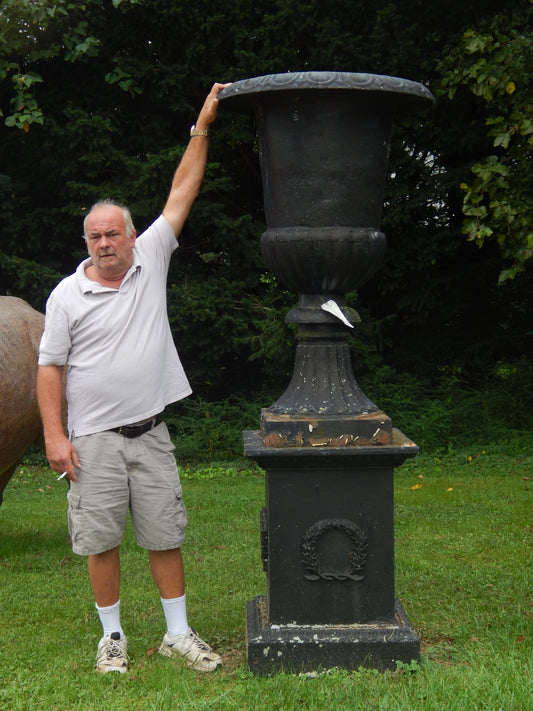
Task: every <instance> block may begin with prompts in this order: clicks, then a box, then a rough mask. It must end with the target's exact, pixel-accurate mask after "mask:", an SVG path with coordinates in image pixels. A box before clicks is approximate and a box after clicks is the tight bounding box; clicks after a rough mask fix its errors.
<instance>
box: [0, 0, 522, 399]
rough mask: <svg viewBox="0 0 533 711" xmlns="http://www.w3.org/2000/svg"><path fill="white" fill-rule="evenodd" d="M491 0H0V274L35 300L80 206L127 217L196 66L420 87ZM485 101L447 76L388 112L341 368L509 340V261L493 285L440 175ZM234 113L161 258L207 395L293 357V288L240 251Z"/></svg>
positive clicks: (203, 86) (168, 141)
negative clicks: (382, 174) (116, 210)
mask: <svg viewBox="0 0 533 711" xmlns="http://www.w3.org/2000/svg"><path fill="white" fill-rule="evenodd" d="M507 5H511V3H504V5H503V7H507ZM501 12H502V3H501V0H500V1H499V2H496V0H477V1H476V2H472V3H464V2H462V1H461V2H460V1H459V0H435V2H432V3H426V2H422V0H408V1H406V2H402V3H399V2H393V1H389V0H376V2H374V3H371V4H369V3H363V2H362V0H357V1H355V2H352V3H348V4H347V3H345V2H341V1H340V0H291V2H282V1H281V0H279V1H275V0H256V2H254V3H250V2H249V0H235V1H234V2H233V3H230V4H228V3H226V2H224V0H197V1H196V2H194V3H188V2H184V0H182V1H181V2H179V1H178V2H177V1H176V0H151V1H150V2H146V1H145V0H113V2H110V1H109V0H85V1H84V2H81V3H76V2H68V0H57V1H54V2H52V1H51V0H5V2H4V3H3V4H2V9H1V10H0V23H2V27H1V29H0V37H1V39H0V110H2V111H3V115H4V122H3V125H0V234H1V243H0V268H1V275H0V291H1V292H3V293H5V292H7V291H9V292H11V293H14V294H17V295H19V296H23V297H25V298H26V299H27V300H29V301H30V302H31V303H32V305H34V306H36V307H37V308H40V309H42V308H44V300H45V297H46V294H47V293H48V292H49V291H50V289H51V288H52V287H53V285H54V284H55V282H57V280H58V279H59V278H60V276H61V275H65V274H67V273H70V272H72V271H73V269H74V268H75V266H76V264H77V263H78V262H79V261H80V259H81V258H82V257H83V256H84V253H85V252H84V245H83V243H82V241H81V240H80V239H79V235H81V220H82V218H83V216H84V214H85V212H86V210H87V209H88V208H89V207H90V205H91V204H92V203H93V202H94V201H95V200H96V199H98V198H100V197H106V196H110V197H115V198H118V199H121V200H124V201H125V202H127V203H128V204H129V205H130V207H131V208H132V212H133V215H134V218H135V222H136V226H137V229H138V230H142V229H143V228H144V227H146V226H147V225H148V224H149V222H150V221H151V220H152V219H153V217H154V216H155V215H157V214H158V211H160V210H161V208H162V206H163V204H164V200H165V197H166V194H167V191H168V186H169V184H170V180H171V177H172V174H173V171H174V169H175V166H176V164H177V162H178V160H179V158H180V156H181V154H182V152H183V150H184V148H185V145H186V143H187V141H188V130H189V127H190V125H191V124H192V123H193V122H194V120H195V117H196V114H197V111H198V109H199V107H200V105H201V102H202V101H203V99H204V97H205V95H206V93H207V91H208V90H209V87H210V85H211V84H212V82H213V81H215V80H232V79H233V80H236V79H242V78H246V77H251V76H258V75H261V74H267V73H272V72H286V71H298V70H309V69H327V70H339V71H366V72H372V73H382V74H391V75H397V76H404V77H407V78H409V79H414V80H418V81H422V82H423V83H425V84H427V85H428V86H429V87H430V88H431V89H432V90H433V91H434V92H436V91H437V89H439V87H440V86H441V85H442V81H443V76H444V72H448V74H449V73H450V71H451V66H452V65H449V66H448V67H447V68H446V67H444V66H443V65H442V64H441V62H440V57H441V56H443V55H444V54H445V53H447V52H448V51H452V50H453V48H455V49H457V47H458V46H460V47H461V48H462V47H463V40H462V39H461V38H462V36H463V33H464V31H465V30H466V29H467V28H469V27H477V26H478V18H479V17H483V18H486V21H490V19H491V18H495V17H497V16H498V13H501ZM391 37H394V42H392V41H391ZM14 77H15V81H13V78H14ZM514 81H515V84H516V87H518V88H517V89H516V91H515V93H514V94H513V96H515V98H516V96H517V95H518V93H519V83H518V82H517V81H516V77H515V79H514ZM450 86H451V85H450ZM507 96H509V94H507ZM486 118H487V115H486V103H485V101H484V100H482V99H480V98H479V97H477V96H475V95H473V94H472V93H471V92H470V91H469V90H468V89H467V87H466V86H465V87H462V86H460V87H459V89H458V90H457V92H456V94H455V96H454V98H453V101H452V100H451V99H450V98H448V96H447V94H446V95H443V96H441V97H439V101H438V104H437V108H436V109H435V110H434V111H432V112H430V113H428V114H427V115H425V116H416V117H404V118H403V119H401V120H397V121H396V122H395V127H394V134H393V145H392V151H391V176H392V177H391V179H390V180H389V183H388V186H387V192H386V204H385V210H384V218H383V229H384V231H385V232H386V234H387V236H388V241H389V246H388V250H387V253H386V258H385V262H384V264H383V266H382V268H381V270H380V271H379V272H378V274H376V276H375V277H374V278H373V279H372V280H371V281H370V282H369V283H368V284H367V285H365V286H363V287H362V289H361V290H360V292H359V294H357V295H352V297H351V298H353V299H354V300H357V302H358V304H357V308H358V309H359V310H360V311H361V313H362V314H363V315H366V318H365V320H364V323H363V326H362V328H363V329H364V336H362V337H361V338H360V339H355V340H354V346H353V351H354V355H355V361H356V371H357V372H358V373H360V372H361V370H365V369H368V370H370V369H371V368H373V367H375V364H376V362H378V363H379V362H380V361H382V360H385V361H387V362H388V363H390V364H392V365H394V366H395V367H398V368H410V369H414V370H416V371H417V372H422V371H424V370H425V371H428V372H431V373H435V372H437V373H438V372H440V371H441V370H442V368H444V367H451V365H453V367H454V368H456V369H460V368H463V369H464V368H465V367H467V366H468V367H469V368H471V369H474V367H475V368H476V369H477V370H478V371H479V370H480V369H482V367H483V366H484V364H487V363H491V362H494V361H495V360H498V359H499V358H508V357H509V358H511V357H515V356H519V355H520V354H521V353H525V352H526V351H527V348H528V341H527V338H528V336H524V335H523V334H524V331H525V330H526V329H527V323H528V321H530V320H531V319H530V316H531V307H530V299H529V300H528V296H527V289H526V286H527V273H524V275H522V276H521V277H520V279H516V280H514V282H513V285H512V288H511V287H510V286H509V284H508V283H507V285H505V284H504V285H503V287H502V288H500V289H498V288H497V287H496V283H497V276H498V273H499V271H500V270H501V267H502V258H501V255H500V254H499V253H498V250H497V248H496V247H495V245H493V244H492V242H494V241H495V240H491V239H488V240H486V243H485V246H484V248H483V249H482V250H478V249H477V248H475V246H474V244H473V243H471V242H468V241H466V240H465V239H464V237H463V235H462V234H461V229H462V224H463V219H464V216H463V214H462V203H463V194H462V191H461V188H460V185H461V183H467V182H468V181H469V179H470V169H471V167H472V165H474V164H475V163H476V162H479V161H480V160H482V159H483V158H484V157H486V156H487V155H488V152H487V140H488V139H487V130H486V125H485V119H486ZM254 130H255V129H254V121H253V118H252V117H250V116H246V115H240V114H235V113H233V112H232V111H231V110H230V108H229V107H225V106H224V107H223V108H222V109H221V111H220V112H219V119H218V120H217V123H216V127H215V134H214V137H213V139H212V142H211V149H210V163H209V166H208V170H207V174H206V179H205V181H204V185H203V189H202V195H201V197H200V199H199V200H198V201H197V202H196V204H195V206H194V209H193V211H192V213H191V216H190V218H189V220H188V222H187V225H186V228H185V230H184V232H183V234H182V236H181V238H180V246H181V249H180V251H179V253H178V255H177V257H176V259H175V260H173V262H172V267H171V272H170V274H169V289H168V303H169V312H170V316H171V323H172V329H173V333H174V337H175V339H176V342H177V343H178V347H179V349H180V353H181V355H182V357H183V360H184V363H185V365H186V367H187V369H188V372H189V373H190V374H191V379H192V380H193V382H194V386H195V389H196V390H197V392H200V393H201V394H207V393H209V395H210V396H212V397H214V396H216V397H221V396H223V395H225V394H227V393H228V392H232V391H234V390H235V389H236V388H237V389H241V390H246V389H247V388H256V387H257V383H263V382H264V383H267V384H269V385H273V386H275V387H279V383H280V381H283V382H285V381H286V379H287V378H288V375H289V372H290V369H291V365H292V360H293V350H294V346H293V342H292V335H291V333H290V331H288V329H287V327H286V326H285V325H284V323H283V318H284V315H285V313H286V311H287V310H288V308H289V306H290V305H292V303H293V302H294V301H295V298H296V297H295V295H294V294H289V293H287V292H285V291H284V290H282V289H281V288H280V287H279V286H278V285H277V284H276V283H275V281H274V280H273V278H272V277H271V275H269V274H268V273H266V270H265V267H264V265H263V263H262V260H261V257H260V252H259V236H260V234H261V232H262V231H263V229H264V218H263V210H262V185H261V179H260V173H259V166H258V156H257V147H256V144H255V134H254ZM511 142H512V141H511ZM510 145H511V143H510ZM508 281H509V280H508ZM516 334H520V337H515V335H516Z"/></svg>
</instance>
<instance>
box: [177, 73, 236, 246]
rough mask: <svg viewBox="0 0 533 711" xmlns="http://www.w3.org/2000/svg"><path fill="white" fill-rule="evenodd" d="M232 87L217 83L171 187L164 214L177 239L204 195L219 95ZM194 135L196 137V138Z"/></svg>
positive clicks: (199, 118)
mask: <svg viewBox="0 0 533 711" xmlns="http://www.w3.org/2000/svg"><path fill="white" fill-rule="evenodd" d="M226 86H229V84H213V87H212V89H211V91H210V92H209V95H208V96H207V98H206V100H205V102H204V105H203V107H202V110H201V111H200V114H199V115H198V121H197V122H196V124H195V126H194V129H195V130H194V131H192V132H191V138H190V141H189V145H188V146H187V150H186V151H185V153H184V154H183V157H182V159H181V161H180V164H179V166H178V169H177V170H176V173H175V174H174V179H173V181H172V185H171V188H170V194H169V196H168V200H167V203H166V205H165V207H164V209H163V215H164V216H165V218H166V219H167V220H168V221H169V223H170V224H171V225H172V227H173V229H174V233H175V235H176V238H177V237H178V235H179V234H180V232H181V230H182V227H183V225H184V223H185V220H186V219H187V216H188V215H189V212H190V210H191V207H192V205H193V203H194V201H195V200H196V197H197V195H198V193H199V192H200V186H201V184H202V180H203V177H204V173H205V166H206V164H207V151H208V147H209V128H210V126H211V124H212V123H213V121H214V120H215V118H216V115H217V110H218V98H217V97H218V95H219V93H220V92H221V91H222V89H224V88H225V87H226ZM193 134H194V135H193Z"/></svg>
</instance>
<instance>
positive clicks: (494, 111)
mask: <svg viewBox="0 0 533 711" xmlns="http://www.w3.org/2000/svg"><path fill="white" fill-rule="evenodd" d="M532 56H533V3H532V2H531V0H528V2H527V3H526V2H523V3H517V4H514V5H513V6H512V7H508V8H505V9H503V10H502V11H501V12H499V13H497V14H496V15H495V16H493V17H485V18H483V19H482V20H481V22H480V25H479V27H478V28H476V29H469V30H467V31H466V32H465V33H464V35H463V42H462V46H458V47H455V48H453V49H452V51H451V52H450V54H449V56H448V58H447V59H446V60H445V61H444V62H443V66H444V68H445V74H444V77H443V87H444V89H445V90H447V92H448V95H449V97H450V98H452V99H453V98H457V97H458V94H457V90H458V88H459V87H466V88H467V89H469V90H470V91H471V92H472V93H473V94H474V95H475V96H478V97H480V98H481V99H482V101H483V102H484V105H485V117H484V123H485V125H486V127H487V129H486V134H487V137H488V138H489V139H490V140H491V142H492V150H493V151H494V152H491V153H490V154H489V155H486V156H484V157H482V158H481V159H480V160H477V161H476V162H475V163H474V164H473V166H472V173H473V175H474V178H473V179H472V180H471V181H470V182H468V183H467V182H464V183H462V184H461V188H462V189H463V190H464V192H465V195H464V202H463V212H464V215H465V221H464V226H463V231H464V233H465V234H466V235H468V239H470V240H472V241H474V242H476V243H477V244H478V245H479V246H480V247H481V246H483V244H484V243H485V241H486V240H489V239H490V240H495V241H496V242H497V244H498V245H499V248H500V250H501V254H502V257H503V258H504V260H505V264H506V266H505V267H504V268H503V269H502V270H501V273H500V281H502V282H503V281H505V280H506V279H510V278H514V277H515V276H516V275H517V274H518V273H519V272H523V271H524V270H525V268H526V263H527V262H528V261H529V260H530V259H531V257H532V256H533V230H532V224H533V182H532V177H531V176H532V170H531V163H532V155H533V94H532V91H531V82H530V80H529V77H530V75H531V70H532V67H533V65H532V60H531V57H532Z"/></svg>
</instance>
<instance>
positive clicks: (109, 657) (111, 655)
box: [96, 632, 129, 674]
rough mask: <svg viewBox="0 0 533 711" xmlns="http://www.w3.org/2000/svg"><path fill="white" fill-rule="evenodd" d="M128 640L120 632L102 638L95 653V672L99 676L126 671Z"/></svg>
mask: <svg viewBox="0 0 533 711" xmlns="http://www.w3.org/2000/svg"><path fill="white" fill-rule="evenodd" d="M128 661H129V658H128V640H127V639H126V637H124V636H122V637H121V636H120V632H112V633H111V634H107V635H105V637H102V639H101V640H100V642H99V643H98V651H97V653H96V671H97V672H100V673H101V674H105V673H106V672H111V671H117V672H120V673H121V674H124V672H127V671H128Z"/></svg>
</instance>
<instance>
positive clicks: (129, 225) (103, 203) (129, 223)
mask: <svg viewBox="0 0 533 711" xmlns="http://www.w3.org/2000/svg"><path fill="white" fill-rule="evenodd" d="M109 206H111V207H119V208H120V209H121V210H122V216H123V218H124V225H125V227H126V237H127V238H128V239H129V238H130V237H131V236H132V235H133V233H134V232H135V227H134V226H133V220H132V219H131V212H130V211H129V208H127V207H126V205H123V204H122V203H120V202H117V201H116V200H111V199H110V198H106V199H105V200H98V202H95V203H94V205H93V206H92V207H91V209H90V210H89V212H88V213H87V214H86V215H85V219H84V220H83V236H84V237H85V240H87V229H86V222H87V218H88V217H89V215H90V214H91V212H92V211H93V210H95V209H96V208H98V207H109Z"/></svg>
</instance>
